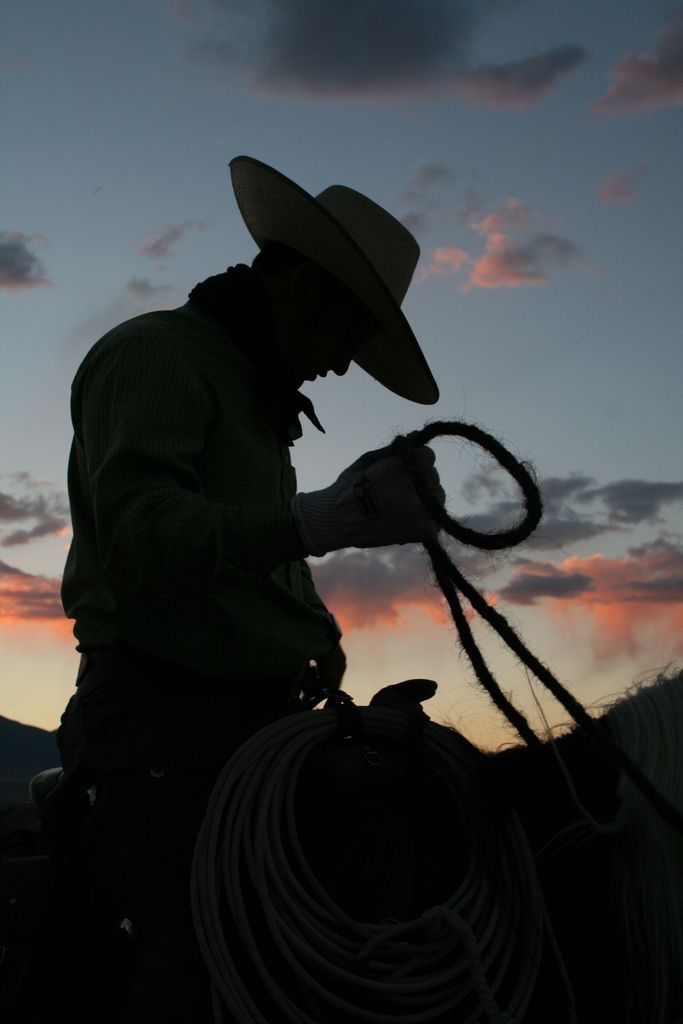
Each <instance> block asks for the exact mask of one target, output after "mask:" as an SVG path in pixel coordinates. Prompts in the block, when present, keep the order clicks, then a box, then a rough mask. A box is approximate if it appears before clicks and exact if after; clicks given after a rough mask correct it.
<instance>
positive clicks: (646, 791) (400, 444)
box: [391, 420, 683, 833]
mask: <svg viewBox="0 0 683 1024" xmlns="http://www.w3.org/2000/svg"><path fill="white" fill-rule="evenodd" d="M436 437H463V438H465V439H466V440H468V441H470V442H472V443H473V444H476V445H478V446H479V447H480V448H483V449H484V450H485V451H487V452H489V454H490V455H492V456H493V458H494V459H495V460H496V461H497V462H498V463H499V464H500V465H501V466H502V467H503V469H505V470H506V471H507V472H508V473H509V474H510V476H511V477H512V478H513V480H514V481H515V482H516V483H517V485H518V486H519V488H520V490H521V492H522V496H523V504H524V509H525V512H524V515H523V516H522V518H521V519H520V521H519V522H518V523H517V524H516V525H515V526H513V527H511V528H510V529H507V530H498V531H494V532H492V533H483V532H480V531H478V530H471V529H470V528H469V527H465V526H463V525H462V523H459V522H458V521H457V520H456V519H454V518H452V517H451V516H449V515H448V513H447V512H446V510H445V508H444V507H443V505H442V504H441V503H440V502H439V501H438V499H437V498H436V496H435V495H434V494H432V493H431V491H430V489H429V487H428V485H427V483H426V479H425V475H424V473H423V471H422V469H421V467H420V465H419V463H418V461H417V459H416V457H415V454H414V449H415V448H417V447H419V446H420V445H424V444H427V443H428V442H429V441H432V440H434V438H436ZM391 447H392V448H393V449H394V451H395V453H396V454H397V455H399V456H400V458H401V459H402V460H403V462H404V464H405V466H406V469H407V470H408V473H409V475H410V477H411V479H412V481H413V484H414V486H415V490H416V491H417V493H418V495H419V497H420V498H421V499H422V502H423V504H424V505H425V508H426V509H427V511H428V512H429V513H430V515H431V516H432V517H433V518H434V520H435V521H436V522H437V523H439V525H440V526H441V528H442V529H443V530H445V531H446V533H448V534H450V536H451V537H454V538H455V539H456V540H458V541H460V543H461V544H467V545H470V546H473V547H478V548H481V549H482V550H485V551H494V550H500V549H501V548H506V547H513V546H514V545H515V544H519V543H521V542H522V541H523V540H526V538H527V537H529V536H530V535H531V534H532V533H533V531H534V530H535V529H536V527H537V526H538V524H539V523H540V521H541V517H542V515H543V502H542V499H541V493H540V490H539V487H538V484H537V483H536V481H535V479H534V478H533V475H532V472H531V469H530V468H529V467H528V466H526V465H525V464H524V463H521V462H519V461H518V460H517V459H515V457H514V456H513V455H512V454H511V453H510V452H509V451H507V449H506V448H504V447H503V445H502V444H501V443H500V442H499V441H498V440H496V438H495V437H493V436H492V435H491V434H488V433H486V431H484V430H482V429H481V428H480V427H476V426H474V425H473V424H470V423H461V422H459V421H457V420H453V421H446V420H437V421H435V422H433V423H429V424H427V425H426V426H424V427H423V428H422V429H421V430H416V431H413V432H412V433H410V434H407V435H403V434H399V435H398V437H396V438H395V439H394V441H393V442H392V445H391ZM424 547H425V550H426V551H427V554H428V555H429V557H430V559H431V563H432V567H433V569H434V574H435V576H436V580H437V583H438V584H439V586H440V588H441V591H442V593H443V595H444V597H445V599H446V602H447V603H448V606H449V608H450V610H451V614H452V616H453V621H454V623H455V627H456V629H457V631H458V636H459V638H460V643H461V645H462V647H463V650H464V651H465V653H466V654H467V656H468V658H469V659H470V662H471V664H472V668H473V669H474V672H475V675H476V677H477V679H478V681H479V683H480V684H481V686H482V687H483V688H484V689H485V690H486V692H487V693H488V694H489V696H490V697H491V700H492V701H493V702H494V704H495V705H496V707H497V708H499V709H500V710H501V711H502V712H503V714H504V715H505V717H506V718H507V719H508V721H509V722H510V723H511V725H513V726H514V728H515V729H516V730H517V732H518V733H519V734H520V736H522V738H523V739H524V740H525V741H526V743H527V744H528V745H529V746H535V745H537V744H540V742H541V741H540V740H539V738H538V736H537V735H536V733H535V732H534V731H533V729H532V728H531V726H530V725H529V722H528V721H527V719H526V718H525V717H524V715H523V714H522V712H521V711H519V709H518V708H516V707H515V706H514V705H513V704H512V702H511V701H510V700H509V699H508V698H507V697H505V695H504V694H503V692H502V690H501V688H500V686H499V684H498V682H497V681H496V679H495V677H494V676H493V674H492V673H491V671H490V669H489V668H488V666H487V665H486V662H485V660H484V657H483V655H482V653H481V651H480V650H479V648H478V646H477V643H476V640H475V639H474V636H473V634H472V631H471V629H470V627H469V624H468V622H467V619H466V617H465V614H464V612H463V610H462V606H461V604H460V600H459V598H458V593H457V592H458V591H460V593H462V594H463V595H464V596H465V597H466V598H467V600H468V601H469V602H470V604H471V606H472V607H473V608H474V610H475V611H476V612H478V613H479V615H480V616H481V617H482V618H483V619H484V621H485V622H487V623H488V625H489V626H490V627H491V628H492V629H493V630H494V631H495V632H496V633H497V634H498V636H499V637H500V638H501V639H502V640H503V641H504V643H505V644H507V646H508V647H509V648H510V650H511V651H512V652H513V653H514V654H515V655H516V656H517V657H518V658H519V660H520V661H521V662H522V663H523V664H524V665H526V666H527V668H529V669H530V670H531V671H532V672H533V674H534V675H535V676H536V678H537V679H538V680H539V682H541V683H542V684H543V685H544V686H545V687H546V689H547V690H549V691H550V693H551V694H552V695H553V697H555V699H556V700H557V701H559V703H560V704H561V705H562V706H563V707H564V709H565V710H566V711H567V712H568V713H569V715H571V717H572V719H573V720H574V722H575V723H576V725H577V726H578V727H579V728H580V729H582V730H583V731H584V732H585V733H586V734H587V735H588V736H590V737H591V738H592V739H593V740H594V742H595V743H596V744H597V745H598V747H599V748H600V749H601V750H602V751H603V753H604V754H605V755H606V756H607V757H608V758H609V759H610V760H611V761H612V762H613V763H615V764H616V765H617V766H618V767H619V768H621V769H622V770H623V771H624V772H625V774H626V775H628V777H629V778H630V779H631V781H632V782H633V783H634V785H635V786H637V788H638V789H639V790H640V792H641V793H642V794H643V795H644V796H645V797H646V799H647V800H648V801H649V802H650V804H651V805H652V806H653V807H654V808H655V810H656V811H657V812H658V814H659V815H660V816H661V818H662V819H663V820H664V821H665V822H666V823H667V824H668V825H670V826H671V827H672V828H674V829H676V830H677V831H679V832H681V833H683V814H681V812H680V811H679V810H678V809H677V808H676V807H674V806H673V804H671V803H670V802H669V801H668V800H667V799H665V797H664V796H662V794H661V793H660V792H659V791H658V790H657V788H656V787H655V786H654V785H653V784H652V782H651V781H650V780H649V779H648V778H647V776H646V775H644V774H643V772H642V771H641V770H640V768H639V767H638V766H637V765H636V764H635V762H634V761H632V760H631V758H630V757H628V755H627V754H626V753H625V752H624V751H623V750H621V748H620V747H618V746H617V744H616V743H614V742H613V740H611V738H610V737H609V736H608V735H607V733H606V732H605V731H604V730H603V729H601V728H600V726H599V724H598V723H597V721H596V720H595V719H594V718H592V717H591V716H590V715H589V714H588V712H587V711H586V709H585V708H584V707H583V705H582V704H581V703H580V701H578V700H577V699H576V697H574V696H573V694H571V693H570V692H569V691H568V690H567V689H566V687H564V686H563V685H562V683H560V681H559V680H558V679H557V678H556V677H555V676H554V675H553V673H552V672H551V671H550V669H549V668H548V667H547V666H546V665H544V664H543V662H542V661H540V660H539V659H538V658H537V657H536V655H535V654H533V653H532V651H530V650H529V648H528V647H527V646H526V644H525V643H524V641H523V640H522V639H521V637H519V636H518V635H517V633H516V632H515V630H514V629H513V627H512V626H511V625H510V623H509V622H508V621H507V619H506V618H505V616H504V615H502V614H501V613H500V612H499V611H497V610H496V609H495V608H493V607H492V605H490V604H489V603H488V601H487V600H486V599H485V597H484V596H483V595H482V594H481V593H480V592H479V591H478V590H477V588H476V587H475V586H473V584H472V583H470V581H469V580H468V579H467V578H466V577H465V576H463V574H462V573H461V572H460V570H459V569H458V568H457V566H456V565H455V564H454V563H453V561H452V560H451V558H450V557H449V555H448V553H447V552H446V550H445V548H444V547H443V545H442V544H441V543H440V541H439V540H433V541H429V542H426V543H425V545H424Z"/></svg>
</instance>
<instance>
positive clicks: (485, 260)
mask: <svg viewBox="0 0 683 1024" xmlns="http://www.w3.org/2000/svg"><path fill="white" fill-rule="evenodd" d="M579 251H580V250H579V248H578V246H576V245H575V244H574V243H573V242H570V241H569V240H568V239H566V238H559V237H558V236H557V235H551V234H546V233H543V232H538V233H536V234H535V235H533V237H532V238H530V239H529V240H528V241H527V242H516V241H514V240H512V239H510V237H509V236H508V235H505V234H503V233H502V232H500V233H499V232H492V233H491V234H489V235H488V236H487V239H486V252H485V253H484V255H483V256H480V257H479V259H478V260H475V261H474V262H473V264H472V268H471V270H470V274H469V278H468V280H467V283H466V284H465V285H463V291H471V290H472V289H473V288H519V287H521V286H522V285H528V284H545V282H546V281H548V280H549V271H550V270H557V269H565V268H566V267H569V266H571V264H572V263H574V262H575V261H576V259H577V257H578V255H579Z"/></svg>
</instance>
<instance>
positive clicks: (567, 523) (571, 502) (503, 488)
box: [462, 468, 683, 550]
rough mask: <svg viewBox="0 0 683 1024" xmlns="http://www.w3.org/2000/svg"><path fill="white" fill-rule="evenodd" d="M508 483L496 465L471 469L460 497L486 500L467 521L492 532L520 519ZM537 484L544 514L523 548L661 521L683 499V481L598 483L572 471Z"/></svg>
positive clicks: (567, 542)
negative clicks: (669, 508)
mask: <svg viewBox="0 0 683 1024" xmlns="http://www.w3.org/2000/svg"><path fill="white" fill-rule="evenodd" d="M507 484H508V478H507V477H506V475H505V474H504V473H503V472H502V471H499V470H498V471H497V470H496V469H488V468H487V469H482V470H480V471H478V472H476V473H473V474H471V476H470V477H469V478H468V479H467V480H466V481H465V484H464V485H463V488H462V494H463V497H464V498H465V500H466V501H467V502H469V503H470V504H477V503H478V502H480V501H481V499H482V496H485V497H486V498H487V499H488V501H489V505H488V507H487V508H485V509H484V510H483V511H478V512H476V514H474V515H471V516H470V517H468V519H467V525H468V526H470V527H471V528H472V529H473V530H480V531H483V532H490V531H492V530H500V529H502V528H503V527H504V526H505V525H509V524H511V523H513V522H515V521H516V520H517V519H518V518H519V515H520V506H519V499H518V495H517V494H516V493H515V494H508V492H507ZM511 487H513V488H514V485H511ZM540 487H541V493H542V497H543V505H544V513H543V519H542V521H541V524H540V526H539V527H538V529H537V530H536V532H535V533H534V534H533V535H532V536H531V537H530V538H529V539H528V540H526V541H525V542H524V544H525V547H527V548H532V549H537V550H541V549H546V550H547V549H551V548H557V547H564V546H567V545H571V544H575V543H578V542H580V541H587V540H592V539H593V538H595V537H599V536H600V535H603V534H606V533H614V532H623V531H624V530H625V529H628V528H629V527H632V526H636V525H638V524H640V523H651V524H659V523H661V522H662V521H663V520H662V513H663V510H664V507H665V506H666V505H669V504H673V503H675V502H680V501H683V481H679V482H661V481H649V480H616V481H614V482H613V483H608V484H604V485H602V486H597V485H596V483H595V480H594V479H593V478H592V477H588V476H585V475H584V474H580V473H572V474H570V475H569V476H567V477H547V478H545V479H543V480H542V481H541V482H540ZM598 504H599V505H602V509H598V510H596V509H595V508H592V509H591V510H590V511H587V508H586V507H587V506H589V505H593V506H595V505H598ZM576 506H578V508H577V507H576Z"/></svg>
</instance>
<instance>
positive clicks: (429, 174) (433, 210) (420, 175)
mask: <svg viewBox="0 0 683 1024" xmlns="http://www.w3.org/2000/svg"><path fill="white" fill-rule="evenodd" d="M456 181H457V174H456V171H455V168H454V167H453V165H452V164H449V163H446V162H445V161H439V160H435V161H432V162H425V163H422V164H418V166H417V167H416V168H415V170H414V171H413V173H412V174H411V175H410V177H409V179H408V184H407V186H406V188H405V189H404V190H403V191H402V192H401V193H400V195H399V200H400V201H401V202H403V203H406V204H408V206H409V210H408V212H407V213H405V214H404V215H403V216H402V217H401V223H402V224H403V225H404V226H405V227H407V228H408V230H409V231H412V233H413V234H415V235H419V234H421V233H422V232H425V231H427V230H428V229H429V228H430V227H431V226H432V225H433V224H435V223H436V222H438V223H439V225H441V226H443V224H444V222H446V221H448V220H449V219H453V210H452V204H451V203H446V204H444V203H443V202H442V201H441V200H440V199H439V198H437V196H438V193H439V192H443V191H447V192H449V193H450V190H451V189H452V186H453V185H454V184H455V182H456ZM435 193H436V194H437V195H436V196H435Z"/></svg>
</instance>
